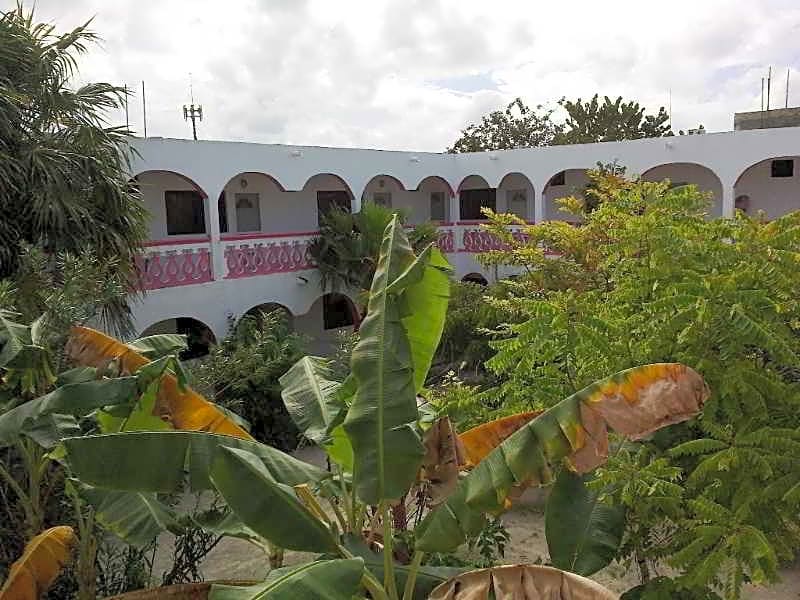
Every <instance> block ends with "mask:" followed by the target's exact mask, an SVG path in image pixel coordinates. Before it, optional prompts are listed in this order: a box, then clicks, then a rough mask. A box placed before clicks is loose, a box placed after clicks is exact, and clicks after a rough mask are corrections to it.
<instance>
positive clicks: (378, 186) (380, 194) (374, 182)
mask: <svg viewBox="0 0 800 600" xmlns="http://www.w3.org/2000/svg"><path fill="white" fill-rule="evenodd" d="M405 191H406V188H405V187H404V186H403V184H402V182H401V181H400V180H399V179H397V178H396V177H394V176H392V175H375V177H373V178H372V179H370V180H369V181H368V182H367V185H365V186H364V191H363V192H362V193H361V202H362V204H363V203H364V202H372V203H373V204H377V205H379V206H385V207H386V208H392V207H395V206H396V207H397V208H400V207H401V206H402V203H401V198H400V196H402V195H403V192H405Z"/></svg>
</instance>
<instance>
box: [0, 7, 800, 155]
mask: <svg viewBox="0 0 800 600" xmlns="http://www.w3.org/2000/svg"><path fill="white" fill-rule="evenodd" d="M13 4H14V2H12V0H0V6H4V7H6V8H10V7H11V6H13ZM36 5H37V14H38V17H39V18H40V19H41V20H52V21H55V22H56V24H57V25H58V27H59V28H61V29H66V28H71V27H73V26H75V25H76V24H77V23H78V22H80V21H82V20H86V19H88V18H89V17H92V16H95V20H94V22H93V24H92V27H93V29H94V30H96V31H97V32H98V33H99V34H100V35H101V36H102V37H103V40H104V41H103V43H102V45H101V46H98V47H95V48H92V49H91V50H90V53H89V54H88V55H87V56H86V57H85V58H84V59H83V60H82V63H81V64H82V69H81V78H82V79H84V80H95V81H99V80H102V81H108V82H112V83H117V84H120V85H122V84H127V85H129V86H131V87H133V88H135V90H136V91H137V94H136V96H135V97H133V98H132V99H131V101H130V121H131V127H132V128H133V129H135V130H136V131H137V132H139V133H141V131H142V114H141V113H142V111H141V93H140V91H141V80H142V79H144V80H145V84H146V88H147V115H148V118H147V132H148V135H151V136H165V137H190V136H191V129H190V126H189V125H188V124H186V123H184V121H183V116H182V114H181V106H182V105H183V104H184V103H186V102H188V101H189V72H191V73H192V80H193V82H194V97H195V101H197V102H200V103H202V104H203V109H204V121H203V123H202V124H200V125H199V134H200V137H201V138H204V139H226V140H246V141H258V142H270V143H291V144H313V145H329V146H358V147H372V148H387V149H415V150H432V151H440V150H443V149H444V148H445V147H446V146H448V145H450V144H451V143H452V142H453V141H454V140H455V139H456V138H457V137H458V133H459V131H460V129H462V128H463V127H464V126H465V125H466V124H467V123H469V122H471V121H474V120H476V119H478V118H479V117H480V115H482V114H484V113H485V112H487V111H489V110H492V109H495V108H500V107H502V106H504V105H505V104H506V103H508V102H509V101H510V100H512V99H513V98H514V97H516V96H522V98H523V99H524V100H525V101H526V102H527V103H528V104H531V105H535V104H540V103H543V104H544V103H550V104H551V105H555V102H556V101H557V100H558V99H559V98H560V97H562V96H566V97H567V98H577V97H579V96H580V97H583V98H587V97H591V96H592V95H593V94H594V93H595V92H599V93H600V94H601V95H602V94H607V95H610V96H612V97H616V96H618V95H622V96H624V97H625V98H626V99H628V98H631V99H636V100H638V101H639V102H641V103H642V104H643V105H644V106H646V107H647V108H648V109H650V110H652V111H656V110H657V109H658V107H659V106H665V107H666V106H668V104H669V98H670V90H671V96H672V114H673V128H674V129H676V130H677V129H680V128H684V129H685V128H688V127H695V126H697V124H698V123H703V124H704V125H705V126H706V128H707V129H709V130H711V131H724V130H730V129H732V127H733V113H734V112H735V111H741V110H758V108H759V106H760V85H761V83H760V82H761V77H762V75H765V74H766V71H767V67H768V66H769V65H772V67H773V77H774V79H773V94H772V103H773V106H774V105H780V106H783V104H784V94H785V83H786V70H787V68H791V69H792V74H791V77H792V79H793V82H792V84H791V86H790V98H789V103H790V106H791V105H792V104H795V105H797V104H800V43H798V40H800V0H750V1H745V0H689V1H684V0H670V1H668V2H653V1H652V0H650V1H648V0H644V1H643V0H639V1H637V2H632V1H627V0H624V1H620V0H616V1H613V2H608V1H606V2H589V1H586V0H580V1H579V0H560V1H555V2H535V1H533V0H527V1H521V2H512V1H505V0H481V1H478V0H452V1H447V0H421V1H412V0H369V1H367V0H362V1H359V2H356V1H347V0H226V1H222V2H220V0H213V1H210V0H209V1H206V0H191V1H189V0H37V3H36ZM116 118H117V119H121V120H122V121H123V122H124V115H118V116H117V117H116Z"/></svg>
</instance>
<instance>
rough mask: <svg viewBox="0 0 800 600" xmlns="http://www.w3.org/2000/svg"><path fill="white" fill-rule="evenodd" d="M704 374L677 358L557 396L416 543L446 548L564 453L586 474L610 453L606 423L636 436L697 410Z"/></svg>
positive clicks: (434, 513) (704, 391)
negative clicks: (555, 400)
mask: <svg viewBox="0 0 800 600" xmlns="http://www.w3.org/2000/svg"><path fill="white" fill-rule="evenodd" d="M708 395H709V391H708V388H707V387H706V385H705V383H704V381H703V379H702V377H700V375H698V374H697V373H696V372H695V371H693V370H692V369H690V368H689V367H686V366H684V365H681V364H677V363H658V364H652V365H645V366H642V367H635V368H633V369H628V370H626V371H621V372H619V373H617V374H615V375H613V376H611V377H609V378H607V379H604V380H601V381H598V382H596V383H593V384H592V385H590V386H588V387H587V388H585V389H583V390H581V391H580V392H578V393H576V394H574V395H572V396H570V397H569V398H567V399H565V400H562V401H561V402H559V403H558V404H557V405H556V406H554V407H552V408H550V409H549V410H547V411H545V412H544V413H542V414H541V415H540V416H538V417H537V418H536V419H534V420H532V421H530V422H529V423H527V424H526V425H524V426H522V427H521V428H520V429H518V430H517V431H516V432H515V433H513V434H512V435H511V436H509V437H508V438H506V439H505V440H504V441H503V442H502V443H501V444H500V445H499V446H497V447H496V448H495V449H494V450H492V451H491V452H490V453H489V454H488V455H487V456H486V458H484V459H483V460H482V461H481V462H480V463H478V465H477V466H476V467H475V468H474V469H473V470H472V471H471V472H470V473H469V474H468V475H467V476H466V477H465V478H463V479H462V480H461V481H460V482H459V484H458V486H457V488H456V491H455V492H453V494H452V495H451V496H450V497H449V498H448V499H447V500H446V501H445V502H443V503H442V504H440V505H439V506H437V507H436V508H435V509H433V510H431V512H429V513H428V514H427V515H426V516H425V518H424V519H423V520H422V522H421V523H420V525H419V526H418V527H417V529H416V535H417V537H416V548H417V549H418V550H422V551H425V552H451V551H453V550H455V549H456V548H458V546H460V545H461V544H462V543H463V542H464V541H465V540H466V538H467V537H468V536H471V535H475V534H476V533H477V532H478V531H479V530H480V524H481V523H482V519H483V515H484V514H485V513H498V512H501V511H502V510H504V509H506V508H507V507H508V504H509V495H511V494H512V493H514V492H515V491H519V490H521V489H523V488H524V487H526V486H529V485H541V484H545V483H549V482H550V481H551V480H552V478H553V472H554V470H555V469H556V468H557V467H558V466H560V464H561V463H562V461H563V460H564V459H566V460H567V463H568V465H569V466H570V468H572V469H573V470H575V471H577V472H578V473H587V472H589V471H591V470H592V469H594V468H595V467H597V466H599V465H601V464H603V462H605V460H606V459H607V457H608V428H610V429H613V430H615V431H616V432H617V433H620V434H622V435H625V436H627V437H629V438H631V439H639V438H641V437H643V436H645V435H648V434H650V433H652V432H654V431H656V430H657V429H659V428H661V427H664V426H666V425H669V424H672V423H679V422H681V421H685V420H687V419H690V418H692V417H693V416H695V415H696V414H697V413H698V412H699V411H700V409H701V407H702V405H703V402H705V400H706V399H707V398H708Z"/></svg>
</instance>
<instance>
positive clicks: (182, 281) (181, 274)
mask: <svg viewBox="0 0 800 600" xmlns="http://www.w3.org/2000/svg"><path fill="white" fill-rule="evenodd" d="M136 266H137V267H138V269H139V274H140V277H141V282H142V288H143V289H145V290H157V289H161V288H168V287H176V286H181V285H194V284H196V283H205V282H207V281H211V280H212V279H213V273H212V270H211V251H210V246H209V242H208V238H206V237H203V238H195V239H184V240H174V241H173V240H169V241H167V240H155V241H152V242H148V243H146V244H145V251H144V252H143V253H142V254H141V255H139V257H138V258H137V259H136Z"/></svg>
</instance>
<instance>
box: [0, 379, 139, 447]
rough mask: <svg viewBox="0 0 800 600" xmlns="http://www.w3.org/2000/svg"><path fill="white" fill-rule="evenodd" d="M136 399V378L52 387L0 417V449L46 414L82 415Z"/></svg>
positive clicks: (99, 380)
mask: <svg viewBox="0 0 800 600" xmlns="http://www.w3.org/2000/svg"><path fill="white" fill-rule="evenodd" d="M137 397H138V383H137V379H136V377H119V378H117V379H98V380H95V381H88V382H85V383H72V384H69V385H65V386H63V387H60V388H56V389H55V390H53V391H52V392H50V393H49V394H46V395H44V396H41V397H39V398H35V399H33V400H30V401H28V402H25V403H24V404H20V405H19V406H16V407H15V408H12V409H11V410H9V411H8V412H6V413H4V414H2V415H0V448H2V447H4V446H8V445H10V444H13V443H14V440H15V439H16V438H17V436H19V435H20V434H21V433H24V431H25V428H26V427H28V426H33V425H34V423H36V422H37V421H38V420H39V419H41V418H42V417H45V416H47V415H52V414H55V413H59V414H67V415H74V416H83V415H86V414H89V413H90V412H92V411H94V410H96V409H98V408H101V407H103V406H113V405H119V404H128V403H132V402H133V400H135V399H136V398H137Z"/></svg>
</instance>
